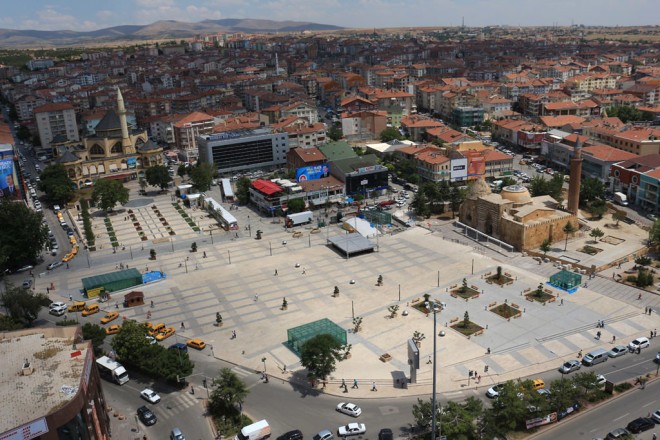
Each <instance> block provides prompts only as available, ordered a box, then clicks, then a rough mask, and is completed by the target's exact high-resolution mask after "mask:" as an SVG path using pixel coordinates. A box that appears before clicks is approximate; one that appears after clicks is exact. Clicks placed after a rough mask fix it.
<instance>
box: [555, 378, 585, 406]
mask: <svg viewBox="0 0 660 440" xmlns="http://www.w3.org/2000/svg"><path fill="white" fill-rule="evenodd" d="M579 394H580V391H579V390H578V388H577V387H576V386H575V383H574V382H573V380H572V379H571V380H563V379H562V380H555V381H553V382H552V383H551V384H550V397H549V398H548V403H549V405H550V409H551V410H552V411H563V410H565V409H566V408H568V407H569V406H571V405H573V404H574V403H575V402H576V401H577V398H578V396H579Z"/></svg>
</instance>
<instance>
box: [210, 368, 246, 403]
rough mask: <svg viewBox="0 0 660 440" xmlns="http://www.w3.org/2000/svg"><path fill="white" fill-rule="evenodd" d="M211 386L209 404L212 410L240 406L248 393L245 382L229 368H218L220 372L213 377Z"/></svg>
mask: <svg viewBox="0 0 660 440" xmlns="http://www.w3.org/2000/svg"><path fill="white" fill-rule="evenodd" d="M211 386H212V387H213V392H212V393H211V398H210V402H209V406H210V409H211V411H212V412H213V410H214V409H218V408H222V409H226V408H232V407H233V408H235V407H236V406H238V407H239V408H240V407H241V405H243V402H244V401H245V398H246V397H247V396H248V394H249V390H248V389H247V387H246V386H245V383H243V382H242V381H241V380H240V379H239V378H238V376H237V375H236V373H234V372H233V371H231V370H230V369H229V368H223V369H222V370H220V374H219V375H218V377H216V378H215V379H213V382H212V383H211Z"/></svg>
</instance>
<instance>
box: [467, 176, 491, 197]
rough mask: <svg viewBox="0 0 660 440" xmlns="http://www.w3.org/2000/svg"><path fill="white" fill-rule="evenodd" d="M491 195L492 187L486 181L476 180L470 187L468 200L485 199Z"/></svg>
mask: <svg viewBox="0 0 660 440" xmlns="http://www.w3.org/2000/svg"><path fill="white" fill-rule="evenodd" d="M490 193H491V190H490V186H489V185H488V183H486V181H485V180H484V179H477V180H475V181H474V182H473V183H472V185H470V189H469V192H468V196H467V198H468V199H478V198H479V197H483V196H485V195H488V194H490Z"/></svg>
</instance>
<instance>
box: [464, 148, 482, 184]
mask: <svg viewBox="0 0 660 440" xmlns="http://www.w3.org/2000/svg"><path fill="white" fill-rule="evenodd" d="M484 174H486V158H485V157H484V156H483V155H481V154H470V155H468V171H467V175H468V179H476V178H479V177H481V176H483V175H484Z"/></svg>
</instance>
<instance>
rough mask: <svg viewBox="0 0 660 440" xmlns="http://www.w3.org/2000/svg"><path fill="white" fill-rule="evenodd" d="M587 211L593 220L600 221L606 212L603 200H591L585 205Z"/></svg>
mask: <svg viewBox="0 0 660 440" xmlns="http://www.w3.org/2000/svg"><path fill="white" fill-rule="evenodd" d="M586 209H587V211H588V212H589V214H591V217H592V218H594V219H600V218H602V217H603V215H604V214H605V213H606V212H607V203H606V202H605V200H603V199H596V200H592V201H591V202H589V203H588V204H587V208H586Z"/></svg>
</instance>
